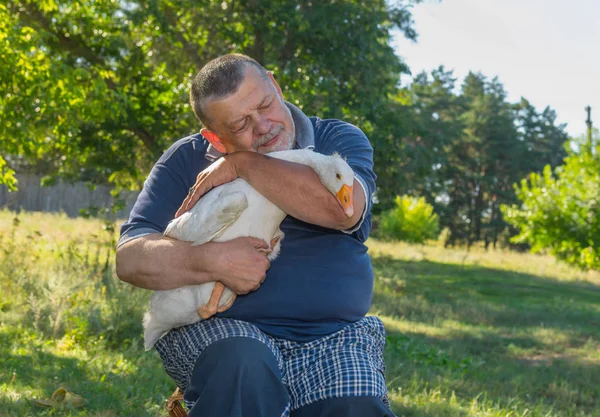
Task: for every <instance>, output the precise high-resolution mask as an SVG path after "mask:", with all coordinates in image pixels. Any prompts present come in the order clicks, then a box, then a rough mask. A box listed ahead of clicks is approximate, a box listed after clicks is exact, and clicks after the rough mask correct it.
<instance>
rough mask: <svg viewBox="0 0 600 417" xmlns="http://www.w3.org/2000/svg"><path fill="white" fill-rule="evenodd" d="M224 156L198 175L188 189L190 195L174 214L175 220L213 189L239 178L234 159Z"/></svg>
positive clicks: (231, 156) (230, 156)
mask: <svg viewBox="0 0 600 417" xmlns="http://www.w3.org/2000/svg"><path fill="white" fill-rule="evenodd" d="M233 155H234V154H232V155H225V156H223V157H222V158H221V159H219V160H218V161H216V162H214V163H213V164H212V165H211V166H209V167H208V168H206V169H205V170H204V171H202V172H200V173H199V174H198V177H197V178H196V183H195V184H194V186H193V187H192V188H190V191H191V192H190V193H189V194H188V196H187V197H186V198H185V200H183V203H182V204H181V207H179V210H177V213H175V218H177V217H179V216H181V215H182V214H183V213H185V212H186V211H188V210H190V209H191V208H192V207H194V205H195V204H196V203H197V202H198V200H200V197H202V196H203V195H204V194H206V193H207V192H209V191H210V190H211V189H213V188H214V187H218V186H219V185H222V184H225V183H228V182H231V181H233V180H235V179H237V178H238V177H239V175H238V172H237V168H236V166H235V163H234V160H235V157H234V156H233Z"/></svg>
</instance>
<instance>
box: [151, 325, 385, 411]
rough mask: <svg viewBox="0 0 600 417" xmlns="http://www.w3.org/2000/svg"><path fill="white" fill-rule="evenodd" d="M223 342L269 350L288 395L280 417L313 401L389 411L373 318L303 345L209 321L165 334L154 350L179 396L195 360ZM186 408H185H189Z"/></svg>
mask: <svg viewBox="0 0 600 417" xmlns="http://www.w3.org/2000/svg"><path fill="white" fill-rule="evenodd" d="M228 337H249V338H253V339H256V340H259V341H261V342H263V343H264V344H265V345H267V346H268V347H269V349H271V351H272V352H273V355H274V356H275V358H276V360H277V363H278V365H279V369H280V371H281V375H282V382H283V384H284V385H285V386H286V388H287V389H288V392H289V394H290V404H289V405H288V407H287V408H286V410H285V411H284V413H283V414H282V417H287V416H289V413H290V412H291V411H293V410H296V409H298V408H300V407H303V406H305V405H308V404H311V403H313V402H315V401H319V400H323V399H327V398H336V397H347V396H375V397H379V398H381V400H382V401H383V402H384V403H385V404H386V405H387V406H388V407H389V401H388V397H387V388H386V385H385V364H384V361H383V348H384V345H385V329H384V327H383V323H382V322H381V320H379V318H377V317H375V316H367V317H364V318H363V319H361V320H359V321H358V322H355V323H351V324H349V325H348V326H346V327H344V328H343V329H342V330H340V331H338V332H336V333H333V334H331V335H329V336H326V337H323V338H320V339H317V340H314V341H312V342H308V343H297V342H291V341H288V340H282V339H276V338H273V337H271V336H268V335H267V334H265V333H263V332H261V331H260V330H259V329H258V328H257V327H256V326H254V325H252V324H250V323H246V322H243V321H238V320H233V319H225V318H211V319H209V320H204V321H200V322H198V323H194V324H192V325H189V326H185V327H180V328H178V329H173V330H171V331H170V332H169V333H168V334H167V335H165V336H164V337H163V338H162V339H160V340H159V341H158V343H157V344H156V349H157V351H158V353H159V354H160V355H161V357H162V359H163V363H164V366H165V370H166V372H167V374H168V375H169V376H170V377H171V378H173V379H174V380H175V382H176V383H177V386H179V388H180V389H181V390H182V391H183V390H185V388H186V386H187V383H188V381H189V380H190V377H191V373H192V370H193V369H194V364H195V362H196V359H197V358H198V355H200V354H201V353H202V351H203V350H204V349H206V347H207V346H208V345H210V344H211V343H214V342H216V341H218V340H221V339H225V338H228ZM186 405H187V406H188V407H190V408H191V406H192V405H193V404H189V403H186Z"/></svg>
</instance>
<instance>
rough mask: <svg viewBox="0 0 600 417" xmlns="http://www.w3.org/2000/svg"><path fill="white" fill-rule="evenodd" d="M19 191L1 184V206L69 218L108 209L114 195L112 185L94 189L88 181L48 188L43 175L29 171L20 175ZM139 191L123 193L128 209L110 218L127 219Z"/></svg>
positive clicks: (18, 175)
mask: <svg viewBox="0 0 600 417" xmlns="http://www.w3.org/2000/svg"><path fill="white" fill-rule="evenodd" d="M17 179H18V180H19V184H18V186H19V190H18V191H15V192H8V188H7V187H6V186H4V185H0V209H1V208H8V209H10V210H26V211H47V212H64V213H66V214H67V215H68V216H70V217H77V216H80V209H90V208H91V207H96V208H99V209H101V208H107V207H110V206H111V205H112V203H113V201H114V198H113V197H112V196H111V195H110V191H111V189H112V187H110V186H108V185H98V186H97V187H96V188H95V189H94V190H90V188H89V187H88V186H87V185H86V184H85V183H74V184H68V183H64V182H60V183H57V184H56V185H53V186H49V187H42V186H40V177H39V176H37V175H30V174H17ZM138 194H139V191H136V192H133V191H129V192H123V193H121V196H120V198H122V199H124V200H125V208H124V209H123V210H121V211H119V212H117V213H116V214H113V215H111V217H114V218H119V219H124V218H127V217H128V216H129V212H130V211H131V208H132V207H133V204H134V203H135V199H136V198H137V195H138Z"/></svg>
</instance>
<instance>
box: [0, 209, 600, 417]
mask: <svg viewBox="0 0 600 417" xmlns="http://www.w3.org/2000/svg"><path fill="white" fill-rule="evenodd" d="M14 217H15V215H14V213H10V212H7V211H0V294H1V297H0V416H1V417H5V416H38V415H41V416H94V417H100V416H102V417H114V416H164V415H165V413H164V411H163V410H162V403H163V400H164V399H165V397H166V396H167V395H168V394H170V392H171V391H172V390H173V388H174V384H173V383H172V382H171V380H170V379H169V378H168V377H167V376H166V375H165V373H164V371H163V369H162V365H161V362H160V359H159V357H158V355H157V354H156V353H155V352H152V353H147V352H144V351H143V348H142V340H141V332H142V329H141V317H142V314H143V311H144V309H145V307H146V302H147V300H148V295H149V293H148V292H147V291H143V290H139V289H135V288H133V287H131V286H129V285H126V284H123V283H121V282H120V281H119V280H118V279H117V278H116V277H115V275H114V271H113V269H114V265H113V256H114V252H113V249H112V248H113V247H114V243H115V238H116V231H115V230H114V229H113V228H111V227H108V229H105V226H106V225H105V224H104V223H103V222H101V221H98V220H84V219H69V218H67V217H65V216H59V215H49V214H24V215H20V216H19V220H20V221H19V223H18V224H16V223H14V222H13V219H14ZM109 226H110V225H109ZM368 246H369V248H370V254H371V256H372V259H373V267H374V270H375V276H376V281H375V295H374V300H373V308H372V311H371V312H372V313H373V314H377V315H379V316H380V317H381V318H382V320H383V321H384V323H385V325H386V329H387V332H388V336H387V337H388V339H387V340H388V343H387V347H386V352H385V355H386V364H387V380H388V387H389V389H390V398H391V400H392V405H393V409H394V411H395V413H396V414H397V415H398V416H415V417H416V416H419V417H434V416H435V417H438V416H441V417H446V416H447V417H467V416H494V417H500V416H502V417H507V416H540V417H541V416H548V417H551V416H556V417H558V416H561V417H562V416H573V417H574V416H600V349H599V348H600V274H598V273H594V272H581V271H577V270H573V269H571V268H569V267H567V266H565V265H563V264H559V263H556V262H555V261H554V260H553V259H552V258H550V257H546V256H537V255H530V254H516V253H510V252H502V251H490V252H485V251H483V250H481V249H472V250H471V251H470V252H466V251H464V250H449V249H443V248H440V247H438V246H434V245H430V246H416V245H406V244H391V243H382V242H378V241H375V240H370V241H369V242H368ZM59 386H63V387H65V388H67V389H68V390H71V391H73V392H75V393H76V394H78V395H81V396H83V397H84V398H85V399H86V401H87V403H86V406H85V407H84V408H69V407H64V408H58V409H54V408H49V409H45V408H39V407H38V406H36V405H34V404H33V402H32V400H33V399H36V398H49V397H50V396H51V394H52V392H53V391H54V390H55V389H56V388H58V387H59Z"/></svg>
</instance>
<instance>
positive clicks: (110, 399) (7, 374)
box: [0, 329, 173, 416]
mask: <svg viewBox="0 0 600 417" xmlns="http://www.w3.org/2000/svg"><path fill="white" fill-rule="evenodd" d="M19 336H20V335H19V334H18V332H17V331H16V330H14V329H11V331H4V330H3V331H0V368H1V369H2V370H1V371H0V377H1V382H2V383H4V391H5V393H7V392H12V393H13V394H9V395H0V409H1V410H2V412H4V413H6V414H2V413H0V415H2V416H13V415H14V416H20V415H42V414H43V415H55V414H54V413H55V411H51V410H49V409H45V408H41V407H39V406H36V405H34V404H33V403H32V402H31V400H33V399H49V398H50V397H51V395H52V393H53V392H54V391H55V390H56V389H57V388H58V387H64V388H66V389H67V390H69V391H72V392H74V393H76V394H77V395H80V396H82V397H83V398H84V399H85V400H86V406H85V407H84V408H76V409H69V408H66V409H63V410H62V411H58V410H57V411H56V412H59V415H69V416H79V415H82V416H91V415H96V414H94V413H97V415H106V416H116V415H123V413H126V414H127V413H129V414H128V415H136V416H157V415H162V412H161V411H160V409H161V408H162V404H163V401H164V400H165V398H166V396H167V395H168V394H169V393H170V392H171V391H172V389H173V384H172V383H171V381H169V380H168V379H167V378H166V377H165V376H164V371H163V370H162V368H161V367H160V366H159V365H158V364H157V361H156V358H151V357H150V356H152V355H150V354H146V355H144V354H143V353H141V352H137V351H131V352H124V355H123V356H120V357H115V358H112V357H106V356H102V355H101V353H100V352H99V353H100V355H99V356H92V357H91V358H89V359H88V358H86V359H82V358H76V357H67V356H61V355H59V354H55V353H50V352H48V351H47V350H48V349H47V348H46V346H48V345H49V344H54V342H42V341H39V340H29V341H23V342H21V341H18V342H15V340H16V338H19ZM15 343H17V346H19V347H18V348H17V349H15ZM11 345H12V347H11ZM70 353H71V354H72V353H73V351H72V350H71V351H70ZM13 376H14V377H13ZM9 381H10V382H9ZM48 413H49V414H48ZM115 413H116V414H115Z"/></svg>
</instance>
